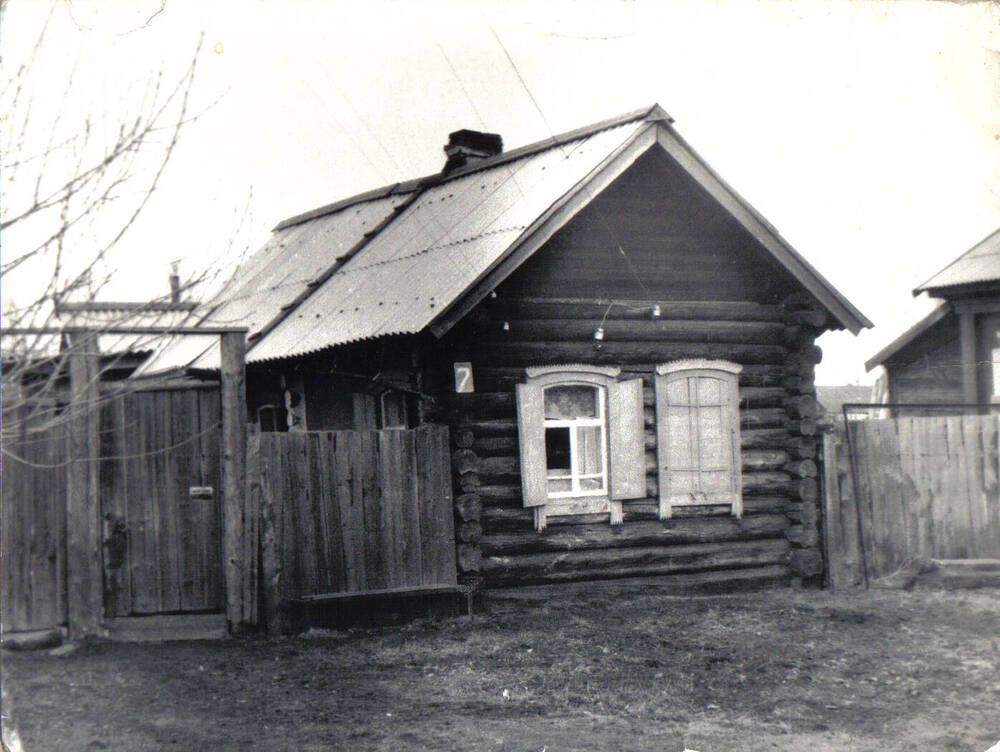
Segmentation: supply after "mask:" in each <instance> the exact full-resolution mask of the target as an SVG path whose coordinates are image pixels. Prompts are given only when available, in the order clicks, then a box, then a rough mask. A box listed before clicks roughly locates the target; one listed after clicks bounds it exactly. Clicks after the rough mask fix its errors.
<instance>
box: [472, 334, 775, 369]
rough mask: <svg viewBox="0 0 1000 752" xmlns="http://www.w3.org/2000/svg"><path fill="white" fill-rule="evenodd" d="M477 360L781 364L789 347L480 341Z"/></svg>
mask: <svg viewBox="0 0 1000 752" xmlns="http://www.w3.org/2000/svg"><path fill="white" fill-rule="evenodd" d="M479 345H480V348H481V349H480V351H479V352H478V353H477V361H478V362H482V363H484V364H495V363H506V364H513V365H542V364H550V363H593V364H596V365H621V364H623V363H665V362H667V361H671V360H682V359H685V358H712V359H715V358H718V359H722V360H731V361H736V362H737V363H754V364H771V365H782V364H784V363H787V362H788V360H789V358H790V357H791V356H790V355H789V351H788V349H787V348H786V347H784V346H778V345H737V344H724V343H712V342H655V343H652V342H614V341H609V340H608V339H607V338H605V340H604V341H597V340H593V341H589V342H486V341H484V342H481V343H479Z"/></svg>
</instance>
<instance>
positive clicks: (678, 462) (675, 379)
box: [656, 368, 742, 518]
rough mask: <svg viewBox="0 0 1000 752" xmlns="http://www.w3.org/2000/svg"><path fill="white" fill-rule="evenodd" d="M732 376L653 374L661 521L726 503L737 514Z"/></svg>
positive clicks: (739, 503) (737, 459)
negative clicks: (690, 508)
mask: <svg viewBox="0 0 1000 752" xmlns="http://www.w3.org/2000/svg"><path fill="white" fill-rule="evenodd" d="M737 372H738V371H736V370H729V369H726V370H722V369H719V370H714V369H712V370H707V369H704V368H703V369H698V370H695V369H692V370H689V371H681V372H679V373H675V374H670V375H667V376H665V375H664V374H663V373H662V372H659V373H658V374H657V377H656V402H657V428H656V443H657V455H658V464H659V468H660V517H661V518H667V517H670V516H671V512H672V508H673V507H674V506H675V505H686V504H729V505H731V507H732V510H733V514H735V515H737V516H740V515H741V513H742V500H741V489H740V470H741V467H740V443H739V442H740V439H739V381H738V377H737V375H736V373H737Z"/></svg>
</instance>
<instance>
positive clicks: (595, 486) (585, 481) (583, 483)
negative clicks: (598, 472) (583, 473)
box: [580, 478, 604, 491]
mask: <svg viewBox="0 0 1000 752" xmlns="http://www.w3.org/2000/svg"><path fill="white" fill-rule="evenodd" d="M580 490H581V491H602V490H604V480H603V479H601V478H581V479H580Z"/></svg>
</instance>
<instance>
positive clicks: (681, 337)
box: [438, 288, 822, 587]
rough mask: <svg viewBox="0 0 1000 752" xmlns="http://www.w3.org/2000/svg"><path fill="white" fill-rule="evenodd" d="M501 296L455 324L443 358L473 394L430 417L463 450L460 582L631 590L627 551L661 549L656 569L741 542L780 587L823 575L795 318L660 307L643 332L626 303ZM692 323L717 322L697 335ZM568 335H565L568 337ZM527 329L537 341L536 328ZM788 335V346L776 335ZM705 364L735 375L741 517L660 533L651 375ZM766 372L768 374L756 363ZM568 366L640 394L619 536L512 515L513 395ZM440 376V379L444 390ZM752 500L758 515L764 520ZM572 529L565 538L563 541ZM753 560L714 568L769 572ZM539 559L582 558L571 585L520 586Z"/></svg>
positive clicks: (645, 316)
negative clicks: (590, 366) (466, 370)
mask: <svg viewBox="0 0 1000 752" xmlns="http://www.w3.org/2000/svg"><path fill="white" fill-rule="evenodd" d="M502 293H503V288H501V291H500V293H499V294H498V297H497V298H496V299H492V300H489V301H487V302H486V303H485V304H484V305H482V306H481V307H480V308H479V309H477V310H476V311H475V312H474V314H473V316H472V317H471V318H470V320H469V321H467V322H463V323H462V324H460V325H459V326H458V327H457V328H456V330H455V331H454V332H453V333H452V334H451V335H449V336H450V338H451V340H450V341H449V342H447V343H446V344H447V345H448V347H449V348H455V349H453V350H449V353H451V352H461V353H462V358H463V359H465V358H468V359H470V360H472V361H473V364H474V372H475V379H476V389H477V391H476V392H475V393H472V394H447V395H442V398H441V400H440V401H439V406H438V410H439V411H440V413H441V415H442V416H443V417H447V418H448V419H449V420H450V422H451V423H452V425H453V426H455V427H456V429H457V431H460V432H461V437H462V440H461V445H459V444H456V449H455V453H454V456H453V466H454V468H455V471H456V476H455V487H456V498H457V499H460V500H461V504H456V517H457V519H458V520H459V523H460V524H459V527H458V529H457V530H458V533H459V543H458V545H459V548H460V556H459V570H460V572H462V571H463V569H464V568H467V570H468V571H467V572H466V574H467V576H472V575H473V574H475V575H476V576H480V577H482V579H483V582H484V584H485V585H486V586H488V587H489V586H499V585H506V584H514V583H515V582H517V581H520V579H521V578H522V575H523V578H526V580H525V581H532V582H540V581H544V580H545V579H546V577H547V576H548V575H547V573H551V575H552V578H553V579H554V580H559V579H565V578H567V577H569V578H571V579H575V578H603V577H617V576H631V575H632V574H635V573H636V572H637V571H638V569H637V566H638V565H637V564H635V563H634V562H633V563H632V564H628V565H626V564H625V563H624V562H625V559H628V558H629V556H631V554H629V553H628V552H629V551H630V550H632V549H635V548H643V547H651V548H656V547H662V548H663V549H664V555H666V552H667V550H668V549H670V548H671V547H675V546H677V545H681V544H683V545H688V546H697V545H706V546H712V545H715V544H721V543H728V542H734V543H735V542H740V541H746V540H773V541H776V542H777V545H779V548H781V550H782V551H783V552H784V554H783V556H784V558H782V559H781V561H780V562H778V563H777V564H776V565H777V566H780V565H790V568H789V571H790V572H791V573H792V574H797V575H799V576H813V575H816V574H819V573H820V572H821V571H822V556H821V555H820V554H819V528H818V521H819V513H818V506H817V502H818V499H819V487H818V484H817V481H816V478H815V476H816V475H817V474H818V470H817V465H816V459H817V449H818V443H817V440H816V438H814V435H815V433H816V425H815V420H814V418H815V414H816V407H815V398H814V395H813V391H814V388H813V386H812V383H813V382H812V368H813V364H814V363H815V362H816V361H818V360H819V358H820V357H821V353H820V352H819V351H818V348H816V347H815V346H814V345H813V344H812V341H813V340H812V338H813V337H815V335H816V334H817V330H815V329H812V328H809V327H802V326H801V325H799V324H795V323H794V321H795V317H794V316H793V314H794V313H796V312H801V310H802V309H800V308H794V309H793V308H784V307H782V306H779V305H764V304H760V303H749V302H747V303H726V302H701V303H699V302H696V301H687V302H684V303H677V302H673V303H672V302H670V301H663V302H662V303H661V304H660V305H661V315H662V314H663V313H664V312H667V311H669V312H670V313H672V314H676V315H677V316H678V317H677V318H676V319H671V320H669V321H666V322H664V321H662V320H660V321H654V320H652V319H651V316H652V314H651V311H652V304H646V305H645V307H643V306H642V305H640V304H639V303H638V302H636V301H632V302H631V303H630V304H629V305H627V306H610V307H609V305H608V304H604V305H600V304H594V303H591V302H587V301H582V300H578V301H572V300H569V299H557V300H546V299H538V298H531V299H526V298H511V297H504V295H503V294H502ZM699 312H701V313H703V314H704V315H705V316H707V317H720V318H719V319H718V320H715V319H714V318H710V319H709V320H706V321H700V320H698V318H697V316H698V314H699ZM504 321H507V322H508V324H509V328H508V329H504V327H503V322H504ZM569 321H572V322H574V323H573V324H572V325H568V323H567V322H569ZM537 322H543V323H544V327H542V326H536V323H537ZM609 322H616V323H615V325H609ZM601 325H603V328H604V337H605V339H604V340H603V341H595V340H594V339H593V332H594V330H595V329H596V328H597V327H598V326H601ZM793 328H794V337H793V336H790V335H789V334H788V331H789V330H791V329H793ZM542 331H544V332H545V336H546V337H547V338H548V337H550V336H551V337H553V338H554V337H558V338H559V340H558V341H555V342H552V341H549V342H546V343H545V344H544V345H543V344H541V343H540V341H536V340H533V339H531V337H532V336H533V335H534V334H536V333H538V332H542ZM635 331H639V332H640V335H639V336H638V337H632V335H630V332H635ZM526 333H527V334H526ZM657 337H670V338H671V339H670V340H669V341H660V340H657ZM616 338H620V340H621V341H615V339H616ZM726 340H739V342H740V344H739V345H738V346H737V345H735V344H733V343H732V342H727V341H726ZM499 345H502V347H498V346H499ZM751 352H752V353H753V354H750V353H751ZM706 355H711V356H714V357H720V358H725V359H727V360H735V361H737V362H741V364H743V365H744V370H743V372H742V373H741V374H740V424H741V445H742V452H741V466H742V472H743V488H742V492H743V496H744V501H745V503H744V506H745V515H746V517H745V519H744V520H742V521H740V520H735V519H733V518H730V517H727V516H726V515H728V514H729V512H730V510H729V508H728V507H694V508H691V509H690V510H684V511H682V512H681V513H680V514H681V515H682V516H681V517H680V518H679V519H675V520H671V521H660V520H659V519H658V515H657V503H656V499H657V497H658V483H659V469H658V466H657V461H656V441H657V439H656V420H657V416H656V398H655V393H654V390H653V385H654V368H655V364H657V363H662V362H668V361H670V360H674V359H676V358H679V357H704V356H706ZM444 357H447V356H444ZM453 357H454V356H453ZM769 358H770V359H773V361H774V362H773V363H770V364H768V363H764V362H761V360H762V359H765V360H766V359H769ZM566 362H588V363H595V364H613V365H619V366H621V367H622V374H623V376H622V377H623V378H626V377H628V378H636V377H638V378H641V379H642V380H643V383H644V389H643V403H644V412H645V416H644V423H645V429H644V446H645V451H646V459H645V476H646V491H645V498H644V499H638V500H628V501H625V503H624V508H623V511H624V518H625V524H624V525H622V526H621V527H616V528H614V529H612V528H610V526H609V524H608V517H607V515H577V516H567V517H553V518H550V519H549V525H550V528H549V529H548V530H546V531H544V532H542V533H538V532H536V531H535V530H534V526H533V517H532V513H531V510H530V509H524V502H523V499H522V492H521V480H520V471H521V468H520V459H519V456H518V455H519V444H518V423H517V415H516V408H515V399H514V389H515V385H516V384H518V383H521V382H523V381H524V379H525V366H526V365H527V364H550V363H552V364H555V363H566ZM790 373H793V374H795V375H794V378H792V377H790V376H789V374H790ZM447 376H448V374H447V373H444V374H442V375H441V376H440V377H439V378H440V379H441V381H442V382H445V388H447V383H446V379H447ZM758 500H760V501H762V502H764V506H763V507H761V506H760V505H758V504H757V503H756V502H757V501H758ZM467 522H474V523H475V526H474V528H475V529H473V526H470V525H464V524H463V523H467ZM570 529H572V530H573V532H572V534H571V533H569V532H567V530H570ZM595 550H600V551H604V552H605V553H607V555H606V556H601V557H597V558H594V556H593V554H592V553H590V552H593V551H595ZM734 550H736V551H739V550H741V549H740V548H739V547H738V546H737V547H736V548H735V549H734ZM752 550H753V551H754V553H753V554H751V555H748V556H747V557H746V558H745V559H744V560H743V561H742V562H735V563H726V564H724V566H727V567H728V566H746V567H757V566H770V565H771V562H761V561H759V560H758V559H757V558H756V552H757V549H752ZM549 552H551V553H552V554H557V555H558V556H559V557H560V561H562V560H563V559H565V560H567V561H573V560H575V559H577V558H579V557H583V559H581V561H583V560H584V559H585V560H586V562H587V563H586V564H585V565H584V564H581V566H580V568H579V570H574V572H575V573H574V574H572V575H568V574H557V573H556V572H555V570H554V569H552V570H550V569H547V568H546V567H544V566H542V567H539V568H537V569H532V570H531V572H529V571H528V570H527V569H524V568H522V567H521V564H519V562H521V560H522V558H523V557H525V556H544V555H546V554H547V553H549ZM611 552H618V553H619V554H620V555H621V556H622V557H624V559H622V562H621V563H616V557H615V556H614V555H612V554H611ZM793 552H796V553H795V555H794V556H793V555H792V554H793ZM771 553H773V551H772V552H771ZM769 555H770V554H769ZM653 558H655V557H653ZM649 561H650V562H652V559H649ZM691 561H692V562H694V563H693V564H691V566H693V567H695V568H696V569H697V568H698V567H703V568H706V569H708V568H713V567H716V566H723V565H720V564H718V562H716V560H715V559H714V558H713V557H712V556H706V557H701V558H699V557H693V558H692V559H691ZM529 569H530V568H529ZM661 570H662V571H673V570H670V569H669V567H668V569H666V570H663V568H662V566H661V565H660V564H655V565H654V564H653V563H651V564H650V569H649V573H650V574H654V573H657V572H661ZM518 573H519V574H518Z"/></svg>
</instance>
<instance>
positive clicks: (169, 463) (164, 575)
mask: <svg viewBox="0 0 1000 752" xmlns="http://www.w3.org/2000/svg"><path fill="white" fill-rule="evenodd" d="M149 394H150V396H151V397H152V398H153V399H154V400H155V403H156V407H155V431H156V437H157V442H156V443H157V446H156V449H155V452H156V454H155V455H154V456H153V457H152V458H151V459H152V460H153V463H154V466H155V467H156V468H157V472H158V479H157V482H156V491H157V508H156V514H157V519H158V521H159V530H158V532H159V540H158V544H159V545H158V547H157V548H158V552H159V570H158V574H159V577H160V606H159V608H158V609H157V611H159V612H167V611H169V612H174V611H179V610H180V607H181V594H180V574H179V572H178V567H177V562H178V560H179V558H180V551H179V550H178V545H177V544H178V537H179V536H178V530H177V510H176V506H177V483H176V481H175V478H176V477H177V468H176V455H175V451H174V450H173V449H171V448H170V447H171V446H172V444H171V430H170V424H171V422H172V421H171V410H172V405H171V394H170V393H169V392H150V393H149Z"/></svg>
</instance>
